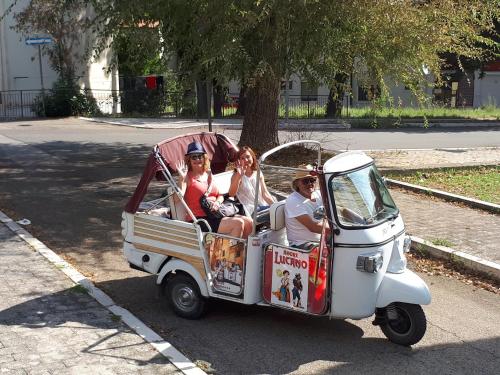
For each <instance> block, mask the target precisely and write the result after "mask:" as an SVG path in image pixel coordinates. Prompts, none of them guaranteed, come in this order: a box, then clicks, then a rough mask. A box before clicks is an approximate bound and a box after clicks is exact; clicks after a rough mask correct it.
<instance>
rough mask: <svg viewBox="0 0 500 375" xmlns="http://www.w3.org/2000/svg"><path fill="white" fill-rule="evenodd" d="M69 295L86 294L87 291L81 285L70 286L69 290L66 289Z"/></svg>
mask: <svg viewBox="0 0 500 375" xmlns="http://www.w3.org/2000/svg"><path fill="white" fill-rule="evenodd" d="M68 290H69V291H70V292H71V293H76V294H88V293H89V291H88V290H87V289H86V288H85V287H84V286H82V285H80V284H76V285H74V286H72V287H71V288H69V289H68Z"/></svg>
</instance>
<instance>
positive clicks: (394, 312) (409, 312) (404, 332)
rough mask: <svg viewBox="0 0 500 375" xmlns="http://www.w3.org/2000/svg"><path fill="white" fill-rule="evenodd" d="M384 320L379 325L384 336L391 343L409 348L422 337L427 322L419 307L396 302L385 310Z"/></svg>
mask: <svg viewBox="0 0 500 375" xmlns="http://www.w3.org/2000/svg"><path fill="white" fill-rule="evenodd" d="M385 315H386V320H385V322H384V323H382V324H380V328H381V329H382V332H383V333H384V335H385V336H386V337H387V338H388V339H389V340H390V341H392V342H393V343H395V344H399V345H404V346H410V345H413V344H416V343H417V342H419V341H420V340H421V339H422V337H424V334H425V330H426V329H427V320H426V319H425V313H424V310H422V307H420V305H414V304H410V303H402V302H396V303H391V304H390V305H389V306H387V307H386V308H385Z"/></svg>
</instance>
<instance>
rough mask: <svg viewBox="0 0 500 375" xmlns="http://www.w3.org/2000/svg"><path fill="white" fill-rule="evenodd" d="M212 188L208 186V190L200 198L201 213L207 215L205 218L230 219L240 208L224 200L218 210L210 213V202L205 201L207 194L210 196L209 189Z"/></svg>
mask: <svg viewBox="0 0 500 375" xmlns="http://www.w3.org/2000/svg"><path fill="white" fill-rule="evenodd" d="M211 188H212V184H210V185H209V186H208V189H207V191H206V193H205V194H203V195H202V196H201V197H200V205H201V208H202V209H203V211H205V213H206V214H207V217H209V218H214V219H222V218H223V217H232V216H234V215H236V214H237V213H239V212H240V207H238V205H237V202H236V201H234V200H232V199H229V198H226V199H224V201H223V202H222V203H221V204H220V206H219V209H218V210H217V211H212V210H211V208H212V204H213V202H212V201H209V200H208V199H207V197H208V194H210V189H211Z"/></svg>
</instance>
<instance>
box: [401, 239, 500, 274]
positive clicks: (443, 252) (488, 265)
mask: <svg viewBox="0 0 500 375" xmlns="http://www.w3.org/2000/svg"><path fill="white" fill-rule="evenodd" d="M410 237H411V249H412V250H423V251H425V252H428V253H429V254H430V255H431V256H432V257H434V258H439V259H445V260H454V261H458V262H460V263H462V264H463V265H464V266H465V267H466V268H468V269H471V270H473V271H478V272H482V273H486V274H488V275H489V276H491V277H492V278H494V279H495V280H497V281H500V264H497V263H495V262H492V261H489V260H485V259H481V258H479V257H476V256H474V255H470V254H467V253H464V252H462V251H458V250H454V249H452V248H449V247H446V246H439V245H434V244H433V243H432V242H430V241H427V240H424V239H422V238H419V237H415V236H410Z"/></svg>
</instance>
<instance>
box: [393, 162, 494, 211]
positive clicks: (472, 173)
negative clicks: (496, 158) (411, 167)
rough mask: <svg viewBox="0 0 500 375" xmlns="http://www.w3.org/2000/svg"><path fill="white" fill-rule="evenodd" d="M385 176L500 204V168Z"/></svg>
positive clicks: (438, 170)
mask: <svg viewBox="0 0 500 375" xmlns="http://www.w3.org/2000/svg"><path fill="white" fill-rule="evenodd" d="M385 175H386V177H388V178H392V179H395V180H399V181H404V182H408V183H411V184H415V185H420V186H425V187H430V188H434V189H439V190H444V191H447V192H449V193H454V194H459V195H464V196H466V197H471V198H476V199H480V200H482V201H486V202H490V203H495V204H500V166H493V167H476V168H462V169H456V168H450V169H436V170H430V171H417V172H413V173H411V174H407V173H390V172H388V173H386V174H385Z"/></svg>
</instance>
